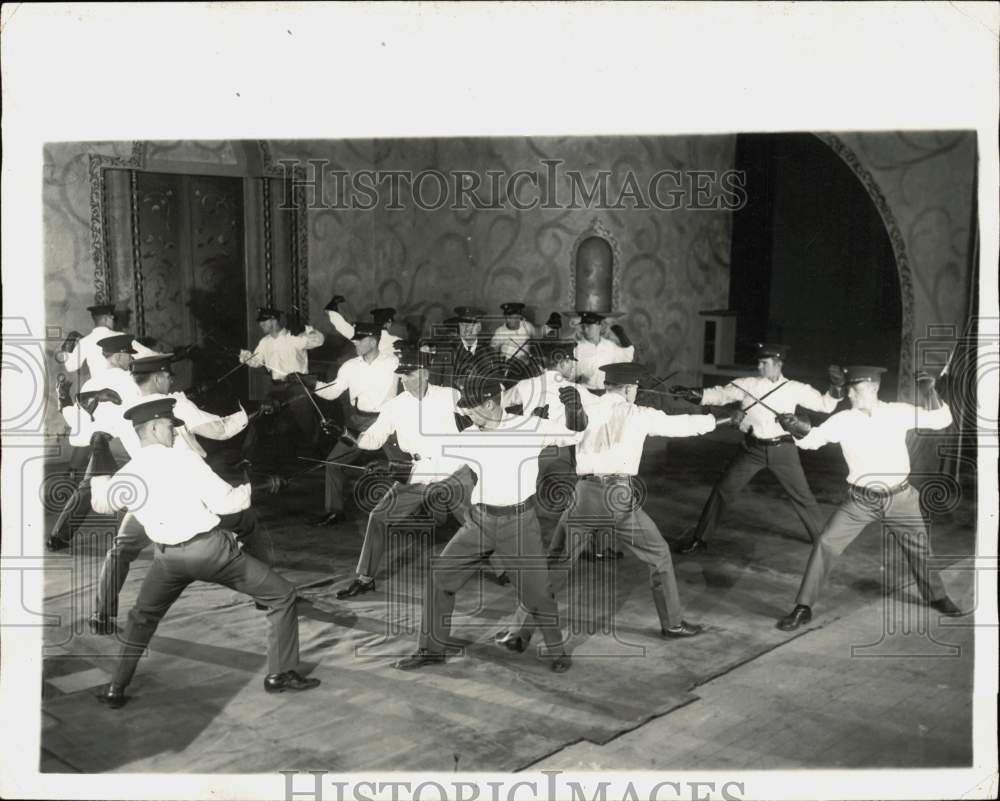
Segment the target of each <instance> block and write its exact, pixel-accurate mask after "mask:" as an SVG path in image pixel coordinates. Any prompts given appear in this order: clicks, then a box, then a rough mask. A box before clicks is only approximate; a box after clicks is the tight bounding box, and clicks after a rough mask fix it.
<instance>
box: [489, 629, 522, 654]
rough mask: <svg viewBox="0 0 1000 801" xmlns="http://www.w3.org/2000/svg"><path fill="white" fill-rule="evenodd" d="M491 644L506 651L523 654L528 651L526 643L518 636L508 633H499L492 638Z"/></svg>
mask: <svg viewBox="0 0 1000 801" xmlns="http://www.w3.org/2000/svg"><path fill="white" fill-rule="evenodd" d="M493 643H494V644H495V645H499V646H501V647H502V648H506V649H507V650H508V651H513V652H514V653H517V654H523V653H524V652H525V651H526V650H527V649H528V642H527V640H525V639H524V637H522V636H520V635H519V634H511V633H510V632H509V631H501V632H500V633H498V634H497V635H496V636H495V637H494V638H493Z"/></svg>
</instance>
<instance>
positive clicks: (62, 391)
mask: <svg viewBox="0 0 1000 801" xmlns="http://www.w3.org/2000/svg"><path fill="white" fill-rule="evenodd" d="M72 389H73V385H72V384H71V383H70V380H69V379H68V378H66V376H65V375H64V374H63V373H60V374H59V377H58V378H57V379H56V398H58V399H59V408H60V409H65V408H66V407H67V406H72V405H73V395H72V393H71V390H72Z"/></svg>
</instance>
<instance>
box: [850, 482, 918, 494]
mask: <svg viewBox="0 0 1000 801" xmlns="http://www.w3.org/2000/svg"><path fill="white" fill-rule="evenodd" d="M909 488H910V481H909V479H907V480H906V481H903V482H902V483H900V484H897V485H896V486H895V487H884V488H883V487H881V486H879V485H873V486H868V487H862V486H860V485H858V484H848V485H847V491H848V492H850V493H851V495H855V496H860V497H861V498H862V499H865V498H868V499H871V498H889V497H891V496H893V495H899V493H901V492H902V491H903V490H906V489H909Z"/></svg>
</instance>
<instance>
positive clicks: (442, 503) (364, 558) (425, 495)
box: [357, 465, 476, 578]
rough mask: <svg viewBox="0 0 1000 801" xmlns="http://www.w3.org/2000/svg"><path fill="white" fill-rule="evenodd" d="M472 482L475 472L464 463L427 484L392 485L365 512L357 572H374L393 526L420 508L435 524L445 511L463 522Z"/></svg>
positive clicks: (374, 573) (442, 518) (365, 574)
mask: <svg viewBox="0 0 1000 801" xmlns="http://www.w3.org/2000/svg"><path fill="white" fill-rule="evenodd" d="M475 485H476V474H475V473H474V472H473V471H472V469H471V468H469V467H468V466H466V465H462V466H461V467H460V468H459V469H458V470H456V471H455V473H453V474H452V475H450V476H446V477H445V478H442V479H441V480H440V481H434V482H432V483H430V484H398V483H397V484H396V485H394V486H393V487H392V489H390V490H389V492H387V493H386V494H385V495H384V496H383V497H382V500H380V501H379V502H378V504H376V506H375V508H374V509H373V510H372V512H371V514H370V515H368V527H367V528H366V529H365V541H364V543H363V544H362V545H361V558H360V559H359V560H358V570H357V573H358V575H359V576H367V577H369V578H374V577H375V576H376V575H377V573H378V571H379V568H380V567H381V565H382V557H383V556H384V555H385V549H386V545H387V543H388V539H389V536H390V533H391V531H392V529H393V527H394V526H398V525H400V524H403V523H405V522H406V521H407V520H409V519H410V518H411V517H412V515H413V514H414V513H415V512H417V511H419V510H424V511H426V513H427V514H428V516H429V519H430V520H433V521H434V522H435V523H437V524H438V525H441V524H442V523H444V522H445V520H446V519H447V516H448V515H451V516H453V517H454V518H455V519H456V520H458V521H459V522H460V523H463V524H464V523H465V522H466V519H467V515H468V512H469V500H470V498H471V497H472V488H473V487H474V486H475Z"/></svg>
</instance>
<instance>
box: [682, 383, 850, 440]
mask: <svg viewBox="0 0 1000 801" xmlns="http://www.w3.org/2000/svg"><path fill="white" fill-rule="evenodd" d="M733 384H735V385H736V386H733ZM739 387H742V389H745V390H746V392H743V391H742V390H741V389H739ZM778 387H780V389H778ZM747 392H749V393H750V395H753V396H754V397H756V398H760V399H761V400H762V401H763V404H764V405H767V406H770V407H771V408H772V409H774V411H776V412H778V413H779V414H795V407H796V406H802V407H803V408H805V409H811V410H812V411H814V412H827V413H829V412H832V411H833V410H834V409H836V408H837V404H838V403H839V401H838V400H837V399H836V398H834V397H832V396H831V395H830V393H829V392H828V393H827V394H825V395H821V394H820V393H819V391H818V390H816V389H813V388H812V387H811V386H809V385H808V384H803V383H802V382H801V381H791V380H789V379H787V378H784V377H781V378H779V379H778V380H777V381H771V380H770V379H767V378H761V377H760V376H746V377H744V378H737V379H735V380H734V381H733V382H731V383H730V384H725V385H723V386H721V387H707V388H706V389H705V390H704V391H703V392H702V396H701V402H702V405H707V406H725V405H727V404H730V403H739V404H740V408H741V409H743V410H744V411H745V412H746V417H745V418H744V419H743V422H742V423H740V431H742V432H744V433H752V434H753V436H755V437H758V438H759V439H774V438H776V437H782V436H785V435H786V434H787V432H786V431H785V430H784V429H783V428H782V427H781V426H780V425H779V424H778V419H777V417H775V416H774V412H769V411H768V410H767V409H765V408H764V405H762V404H760V403H757V402H756V401H754V399H753V398H751V397H750V395H748V394H747ZM769 392H770V393H771V394H770V395H768V393H769ZM765 395H767V397H766V398H765V397H764V396H765Z"/></svg>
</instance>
